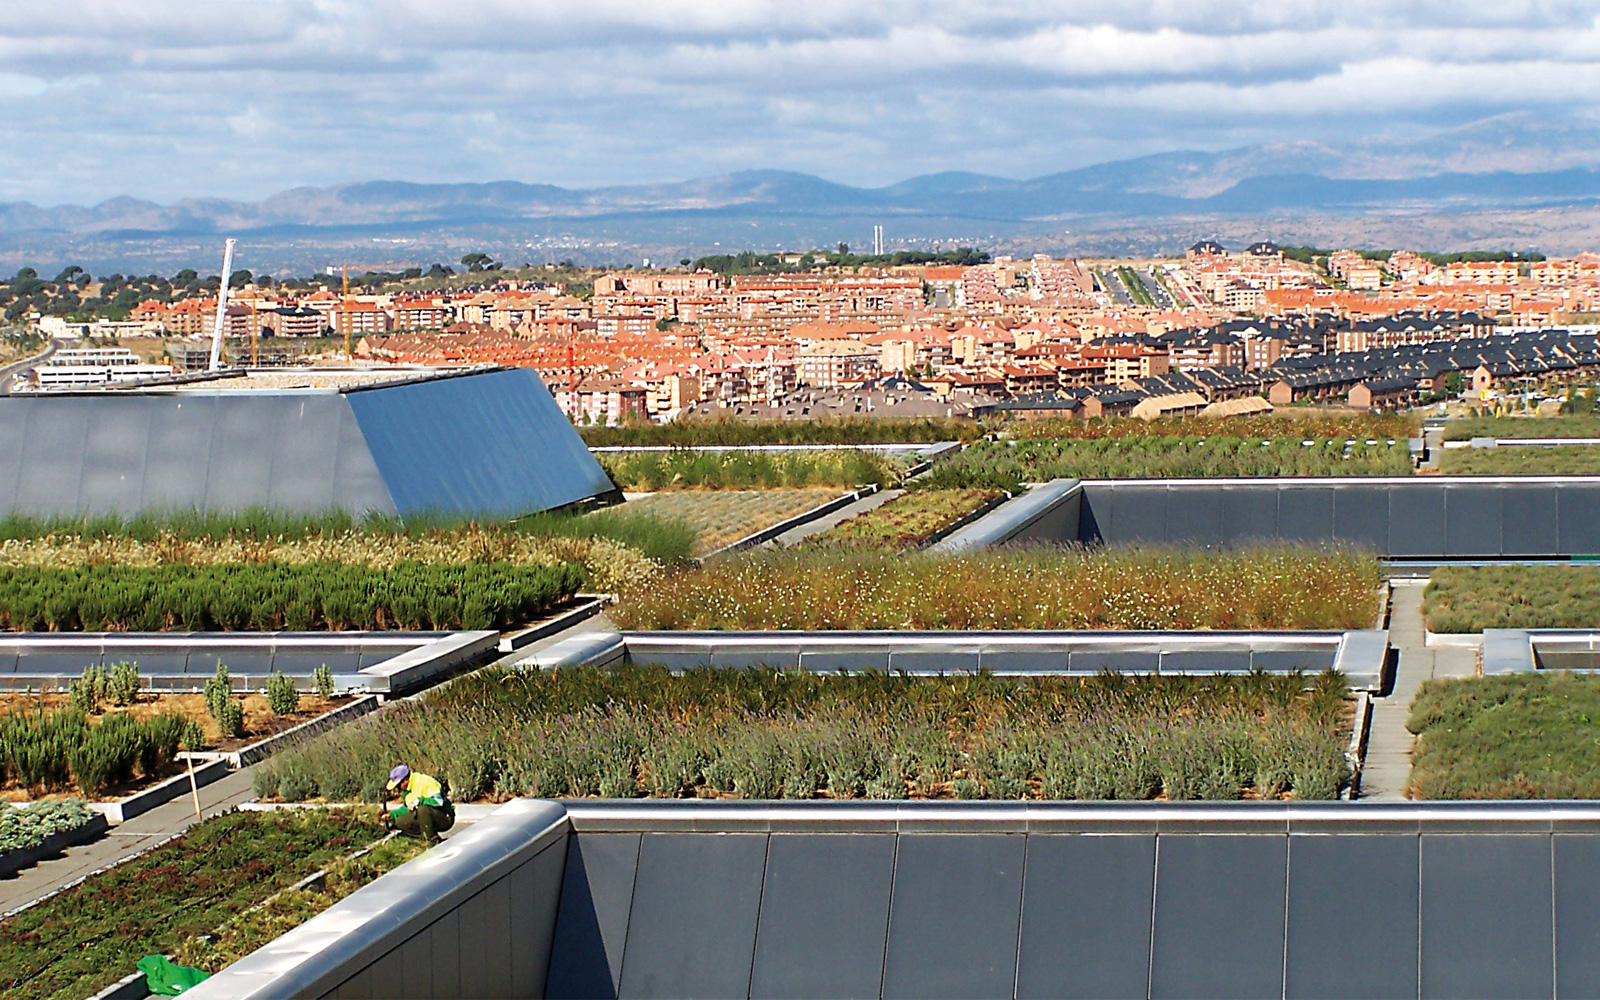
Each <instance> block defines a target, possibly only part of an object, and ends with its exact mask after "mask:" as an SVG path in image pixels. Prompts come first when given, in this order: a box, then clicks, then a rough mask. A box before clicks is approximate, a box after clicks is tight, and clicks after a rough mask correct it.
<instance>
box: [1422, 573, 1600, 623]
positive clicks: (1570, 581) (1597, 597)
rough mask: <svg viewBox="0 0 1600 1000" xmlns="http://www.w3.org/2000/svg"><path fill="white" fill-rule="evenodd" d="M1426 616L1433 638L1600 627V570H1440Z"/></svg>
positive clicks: (1426, 598) (1426, 597) (1428, 592)
mask: <svg viewBox="0 0 1600 1000" xmlns="http://www.w3.org/2000/svg"><path fill="white" fill-rule="evenodd" d="M1422 615H1423V618H1424V620H1426V622H1427V624H1428V630H1429V631H1431V632H1481V631H1483V630H1484V629H1486V628H1595V627H1600V566H1595V565H1576V566H1561V565H1553V566H1512V565H1506V566H1441V567H1439V568H1438V569H1436V570H1434V571H1433V573H1432V574H1431V575H1430V576H1429V577H1428V586H1427V589H1425V590H1424V591H1423V596H1422Z"/></svg>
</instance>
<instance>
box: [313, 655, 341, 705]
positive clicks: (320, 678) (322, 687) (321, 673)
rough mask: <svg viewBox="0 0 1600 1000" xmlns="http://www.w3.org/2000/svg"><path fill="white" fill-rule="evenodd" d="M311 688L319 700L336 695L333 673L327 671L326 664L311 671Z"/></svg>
mask: <svg viewBox="0 0 1600 1000" xmlns="http://www.w3.org/2000/svg"><path fill="white" fill-rule="evenodd" d="M311 687H312V689H313V690H314V691H316V692H317V696H318V697H320V698H332V697H333V696H334V695H335V694H337V693H338V690H337V689H336V688H335V687H334V686H333V671H332V670H329V669H328V665H327V664H326V663H324V664H323V665H322V666H320V667H318V668H317V669H315V670H313V671H311Z"/></svg>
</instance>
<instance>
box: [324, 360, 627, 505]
mask: <svg viewBox="0 0 1600 1000" xmlns="http://www.w3.org/2000/svg"><path fill="white" fill-rule="evenodd" d="M345 399H346V400H348V401H349V404H350V408H351V410H352V411H353V412H354V413H355V416H356V420H357V421H358V422H359V423H360V425H361V431H362V435H363V436H364V438H365V439H366V442H367V448H368V450H369V451H370V452H371V454H372V458H373V461H374V462H375V463H376V465H377V467H378V470H379V472H380V473H381V474H382V476H383V480H384V483H385V484H386V485H387V486H388V488H389V495H390V497H391V498H392V499H393V500H394V505H395V508H396V509H397V510H398V511H399V512H400V514H401V515H402V516H406V515H411V514H416V513H422V512H427V511H457V512H470V513H475V514H484V515H499V516H513V515H517V514H524V513H528V512H530V511H536V510H546V509H549V508H551V507H560V506H563V505H565V504H569V503H573V502H575V501H578V500H583V499H585V498H587V497H592V496H595V495H597V494H600V493H605V492H607V491H609V490H610V489H612V484H611V480H609V479H607V478H606V474H605V472H604V471H603V470H602V469H601V468H600V464H599V463H598V462H596V461H595V459H594V456H593V455H591V454H589V449H588V448H587V447H585V446H584V443H583V439H582V438H580V437H579V436H578V432H577V431H576V430H575V429H574V428H573V427H572V424H571V422H570V421H568V420H567V418H566V416H565V415H563V414H562V412H561V410H560V408H559V407H557V406H556V403H555V400H554V399H553V398H551V396H550V392H549V390H547V389H546V388H545V387H544V384H543V383H542V382H540V381H539V378H538V376H537V375H535V374H534V373H533V372H531V371H527V370H516V371H500V372H488V373H485V374H482V375H471V376H464V377H458V378H446V379H437V380H434V381H430V382H420V383H416V384H412V385H397V386H387V387H378V388H373V389H364V390H361V391H356V392H349V393H346V394H345Z"/></svg>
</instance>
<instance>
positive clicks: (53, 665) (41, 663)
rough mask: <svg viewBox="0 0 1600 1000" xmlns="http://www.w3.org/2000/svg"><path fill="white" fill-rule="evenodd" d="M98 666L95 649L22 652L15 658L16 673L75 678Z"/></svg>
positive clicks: (99, 657) (99, 661) (97, 654)
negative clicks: (63, 651)
mask: <svg viewBox="0 0 1600 1000" xmlns="http://www.w3.org/2000/svg"><path fill="white" fill-rule="evenodd" d="M100 664H101V655H100V651H99V650H97V649H86V650H84V651H83V652H81V653H29V652H24V653H21V654H20V655H18V657H17V673H19V674H36V675H62V676H71V677H76V676H78V675H79V674H81V673H83V671H84V670H85V669H86V668H88V667H98V666H100Z"/></svg>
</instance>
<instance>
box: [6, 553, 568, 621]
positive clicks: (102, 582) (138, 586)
mask: <svg viewBox="0 0 1600 1000" xmlns="http://www.w3.org/2000/svg"><path fill="white" fill-rule="evenodd" d="M583 582H584V574H583V568H582V567H581V566H579V565H577V564H573V563H566V564H561V565H556V566H548V565H534V566H518V565H513V564H510V563H463V564H454V565H452V564H426V563H413V562H404V563H398V564H396V565H394V566H392V567H390V568H387V569H373V568H370V567H367V566H362V565H351V564H348V563H322V562H311V563H303V564H299V565H289V564H284V563H276V562H266V563H241V564H232V565H199V566H195V565H159V566H148V567H128V566H115V565H110V566H79V567H76V568H71V569H46V568H37V567H27V566H24V567H19V566H0V628H8V629H16V630H26V631H91V632H113V631H115V632H120V631H133V632H157V631H166V630H171V629H181V630H183V631H186V632H207V631H280V630H289V631H296V632H303V631H308V630H321V629H329V630H346V629H356V630H372V629H408V630H421V631H432V630H445V631H454V630H457V629H463V628H466V629H505V628H507V627H508V626H510V625H513V624H517V623H521V622H525V621H529V620H531V619H533V618H536V617H538V616H539V615H541V614H542V613H543V612H544V611H545V610H546V609H548V608H549V607H550V606H551V605H553V604H555V603H556V602H558V601H561V600H565V599H566V598H568V597H571V596H572V595H573V594H574V593H576V592H577V591H578V589H579V588H580V587H581V586H582V585H583Z"/></svg>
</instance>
